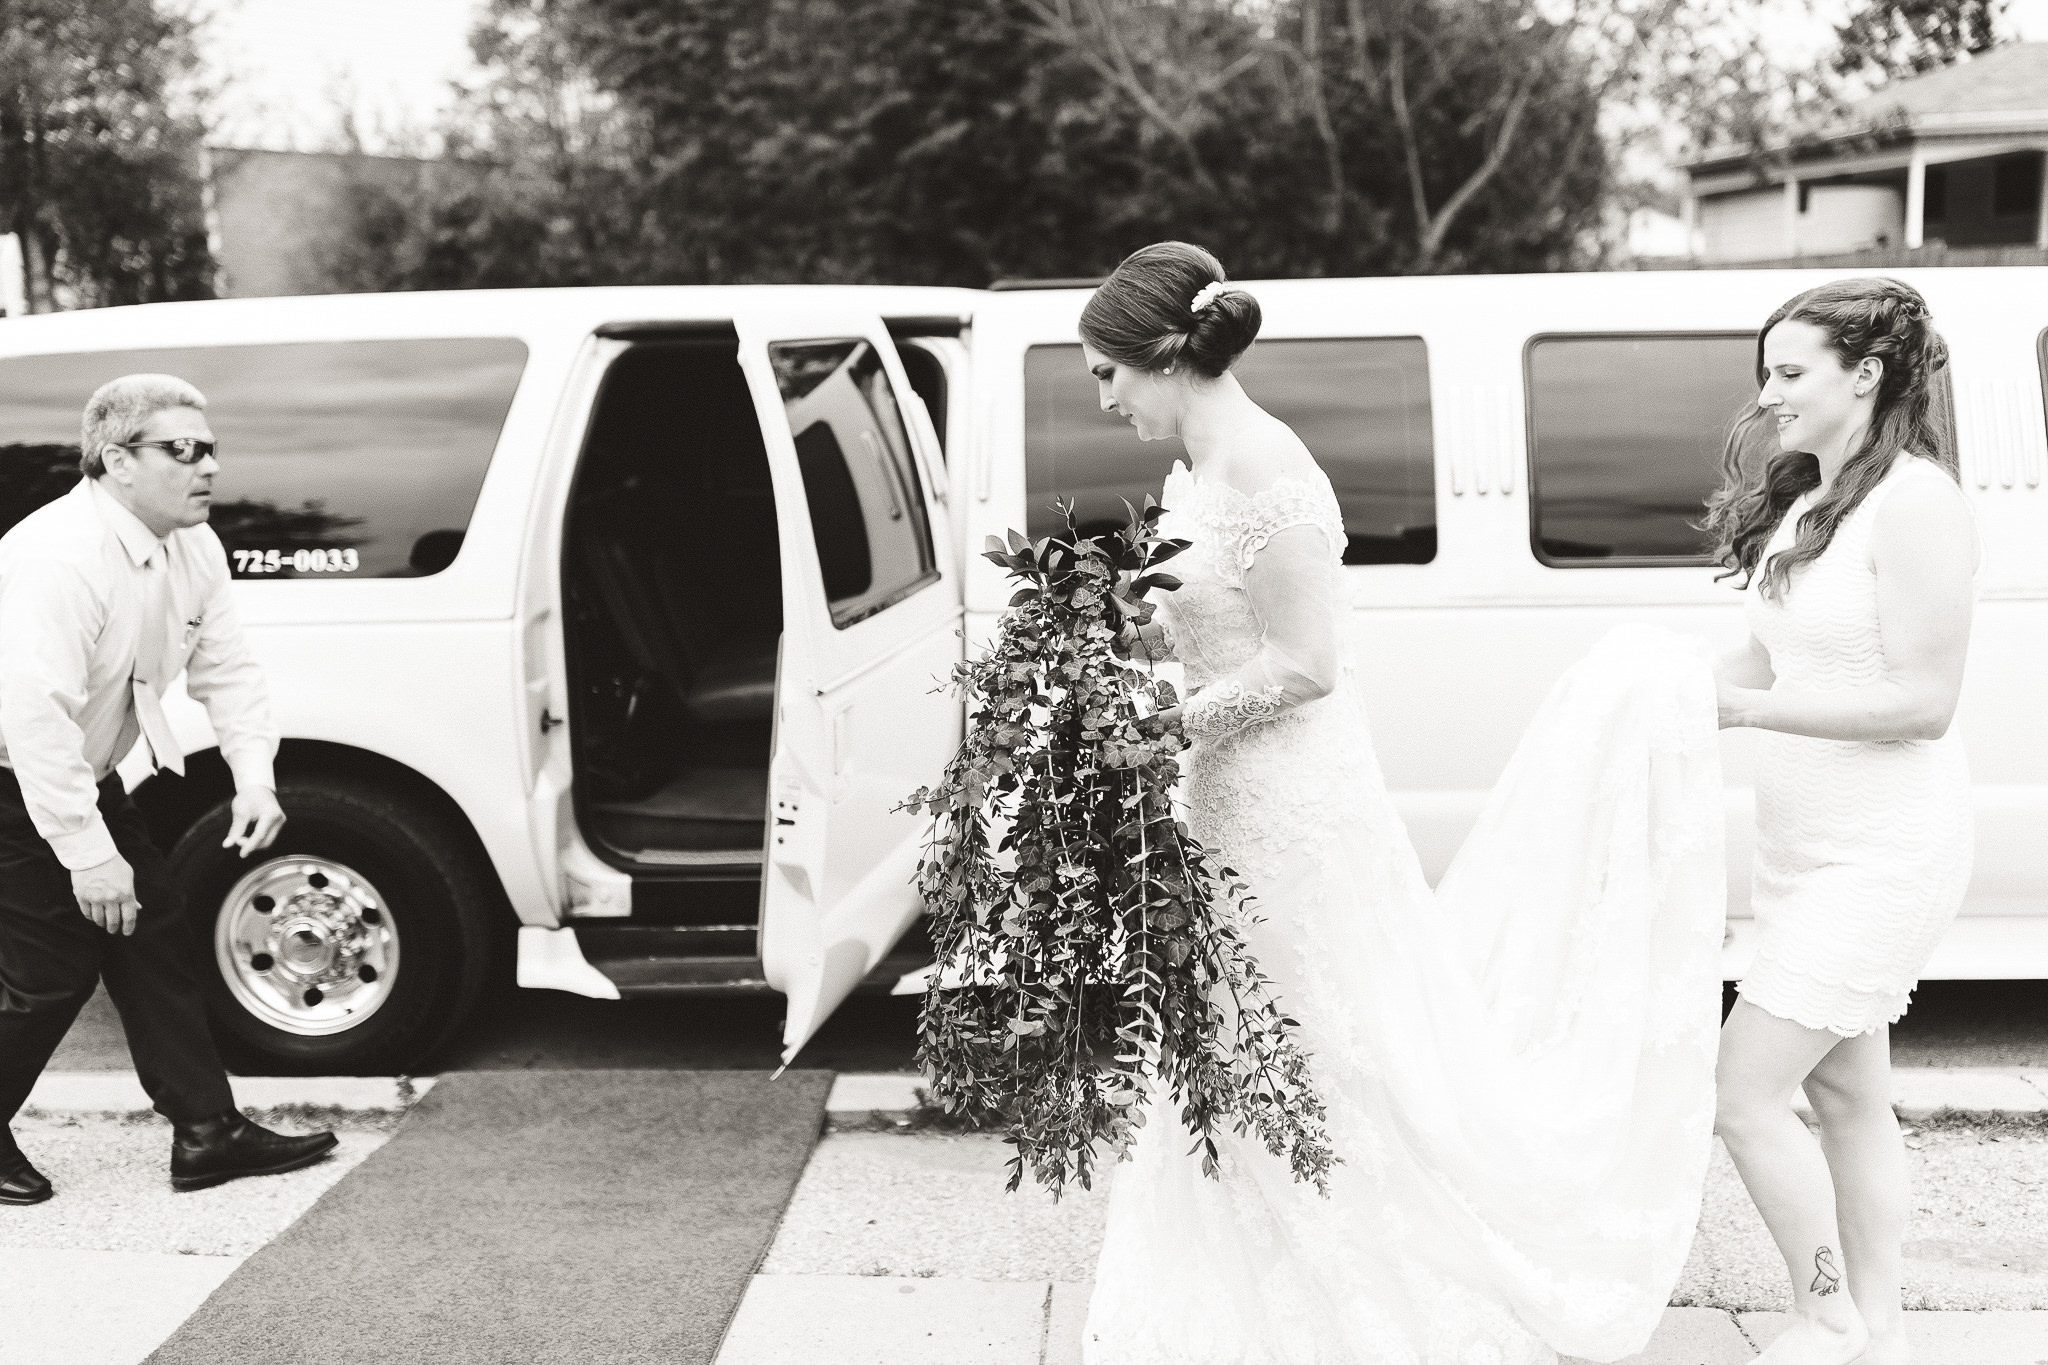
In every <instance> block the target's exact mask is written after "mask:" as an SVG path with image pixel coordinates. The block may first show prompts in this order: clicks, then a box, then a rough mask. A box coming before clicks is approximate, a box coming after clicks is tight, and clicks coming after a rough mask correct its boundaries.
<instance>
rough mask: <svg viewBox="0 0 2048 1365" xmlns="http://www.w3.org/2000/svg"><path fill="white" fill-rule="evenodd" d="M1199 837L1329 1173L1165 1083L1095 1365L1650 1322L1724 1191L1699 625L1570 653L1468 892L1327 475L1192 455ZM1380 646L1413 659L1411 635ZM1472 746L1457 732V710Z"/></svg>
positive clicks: (1183, 561)
mask: <svg viewBox="0 0 2048 1365" xmlns="http://www.w3.org/2000/svg"><path fill="white" fill-rule="evenodd" d="M1162 501H1163V502H1164V503H1165V504H1166V507H1167V508H1168V514H1167V517H1166V519H1165V521H1164V523H1163V525H1162V529H1163V531H1164V532H1165V533H1166V534H1167V535H1170V536H1180V537H1185V538H1187V539H1188V540H1190V541H1191V542H1192V545H1191V547H1190V549H1189V550H1188V551H1186V552H1185V553H1183V554H1182V555H1181V556H1180V558H1179V559H1178V560H1177V561H1175V566H1174V572H1175V573H1176V574H1177V575H1178V576H1179V577H1181V578H1182V580H1183V586H1182V587H1181V588H1180V589H1179V590H1178V591H1176V592H1174V593H1173V594H1171V595H1170V596H1169V597H1168V598H1167V599H1166V603H1165V615H1166V618H1167V622H1168V627H1169V631H1170V634H1171V640H1172V647H1173V650H1174V653H1175V657H1178V658H1179V659H1180V660H1181V661H1182V662H1183V663H1184V664H1185V665H1186V668H1187V674H1188V683H1189V686H1190V688H1191V689H1192V692H1191V695H1190V697H1189V699H1188V701H1187V703H1186V704H1185V706H1184V709H1183V714H1184V722H1185V724H1186V727H1187V729H1188V731H1189V733H1190V734H1191V735H1192V736H1194V737H1195V739H1196V744H1195V746H1194V748H1193V749H1192V750H1191V752H1190V756H1189V781H1188V794H1189V803H1190V810H1189V818H1190V823H1191V825H1192V827H1193V829H1194V831H1195V833H1196V834H1197V835H1198V836H1199V837H1200V838H1201V839H1202V840H1203V841H1204V842H1205V843H1207V844H1208V845H1209V846H1210V847H1211V848H1213V849H1215V850H1218V852H1219V853H1220V856H1221V858H1222V860H1223V861H1224V862H1225V863H1227V864H1229V865H1230V866H1232V867H1233V868H1235V869H1236V870H1237V871H1238V872H1239V873H1240V874H1241V875H1242V876H1243V877H1244V878H1245V880H1246V881H1247V882H1248V884H1249V886H1250V887H1251V890H1252V892H1253V894H1254V895H1255V896H1256V897H1257V903H1256V905H1255V906H1254V907H1253V913H1254V914H1255V915H1256V916H1258V917H1260V922H1257V923H1254V924H1251V925H1250V926H1249V927H1248V928H1247V930H1246V938H1247V940H1248V944H1249V946H1250V948H1251V950H1252V952H1253V953H1254V955H1255V956H1256V957H1257V958H1258V960H1259V963H1260V965H1261V967H1262V968H1263V969H1264V971H1265V972H1266V974H1267V975H1268V976H1269V977H1270V978H1271V979H1272V980H1273V982H1274V985H1275V989H1276V990H1277V992H1278V995H1279V998H1280V1000H1281V1001H1282V1003H1283V1005H1284V1006H1285V1008H1286V1010H1287V1012H1288V1014H1289V1015H1291V1016H1292V1017H1293V1018H1294V1019H1296V1020H1298V1021H1299V1024H1300V1036H1301V1039H1302V1041H1303V1043H1304V1045H1305V1046H1306V1047H1307V1049H1308V1050H1309V1052H1310V1054H1311V1068H1312V1072H1313V1075H1314V1077H1315V1079H1316V1082H1317V1085H1318V1087H1319V1090H1320V1092H1321V1094H1322V1095H1323V1097H1324V1099H1325V1101H1326V1103H1327V1105H1328V1122H1329V1135H1330V1139H1331V1143H1332V1146H1333V1148H1334V1150H1335V1151H1336V1153H1337V1155H1338V1157H1339V1158H1340V1159H1341V1161H1342V1164H1341V1165H1340V1166H1339V1167H1338V1168H1337V1170H1336V1172H1335V1175H1334V1177H1333V1180H1332V1185H1331V1191H1330V1196H1329V1197H1328V1198H1327V1199H1325V1198H1323V1197H1321V1196H1319V1195H1318V1194H1317V1192H1316V1191H1315V1189H1314V1188H1313V1187H1311V1186H1308V1185H1303V1184H1300V1183H1297V1182H1296V1181H1294V1180H1293V1178H1292V1176H1291V1174H1290V1172H1289V1171H1288V1168H1287V1166H1286V1164H1285V1162H1284V1161H1282V1160H1280V1159H1278V1158H1275V1157H1272V1156H1270V1155H1269V1154H1267V1152H1266V1151H1265V1150H1264V1149H1263V1147H1261V1146H1260V1145H1259V1143H1258V1142H1257V1141H1256V1140H1255V1139H1252V1138H1236V1137H1231V1136H1228V1135H1226V1136H1225V1137H1224V1138H1223V1139H1221V1140H1220V1141H1219V1149H1220V1150H1221V1152H1222V1170H1221V1178H1220V1179H1209V1178H1206V1177H1204V1176H1203V1175H1202V1174H1201V1170H1200V1165H1199V1162H1198V1161H1197V1159H1196V1158H1194V1157H1193V1156H1191V1155H1190V1154H1189V1150H1188V1149H1189V1147H1190V1146H1191V1141H1190V1139H1189V1138H1188V1136H1187V1134H1186V1133H1185V1132H1184V1131H1183V1130H1182V1129H1181V1127H1180V1126H1179V1124H1178V1122H1177V1119H1176V1116H1175V1115H1174V1113H1173V1112H1171V1110H1170V1109H1168V1108H1167V1107H1166V1106H1165V1104H1164V1103H1163V1102H1162V1101H1161V1100H1159V1099H1157V1098H1155V1099H1154V1100H1153V1101H1152V1102H1151V1104H1150V1108H1149V1110H1148V1113H1147V1122H1146V1123H1145V1125H1144V1127H1143V1129H1142V1130H1141V1132H1140V1135H1139V1137H1138V1140H1137V1142H1136V1144H1135V1146H1134V1149H1133V1151H1132V1153H1131V1159H1130V1161H1129V1162H1128V1163H1126V1164H1123V1165H1119V1166H1118V1167H1117V1168H1116V1170H1115V1176H1114V1185H1113V1189H1112V1192H1111V1196H1110V1206H1109V1219H1108V1229H1107V1235H1106V1238H1105V1241H1104V1244H1103V1248H1102V1254H1101V1261H1100V1264H1099V1266H1098V1269H1097V1274H1096V1281H1095V1290H1094V1296H1093V1299H1092V1301H1091V1303H1090V1305H1089V1313H1088V1321H1087V1327H1086V1331H1085V1336H1084V1348H1083V1358H1084V1360H1085V1361H1087V1362H1088V1365H1203V1363H1205V1362H1215V1365H1225V1363H1226V1362H1227V1365H1323V1363H1324V1362H1329V1363H1330V1365H1337V1363H1338V1362H1343V1363H1345V1365H1362V1363H1363V1362H1372V1363H1373V1365H1410V1363H1412V1365H1537V1363H1538V1362H1542V1363H1544V1365H1547V1363H1548V1362H1551V1361H1553V1360H1554V1359H1555V1353H1556V1352H1559V1351H1562V1352H1565V1353H1568V1354H1572V1355H1578V1356H1585V1357H1590V1358H1593V1359H1601V1360H1611V1359H1615V1358H1617V1357H1619V1356H1622V1355H1626V1354H1629V1353H1631V1352H1634V1351H1637V1350H1640V1349H1641V1348H1642V1346H1643V1344H1644V1342H1645V1341H1646V1340H1647V1339H1648V1337H1649V1335H1650V1333H1651V1331H1652V1330H1653V1329H1654V1328H1655V1326H1656V1324H1657V1321H1658V1319H1659V1317H1660V1316H1661V1314H1662V1312H1663V1308H1664V1305H1665V1302H1666V1299H1667V1297H1668V1295H1669V1293H1670V1290H1671V1287H1672V1285H1673V1284H1674V1283H1675V1282H1676V1280H1677V1277H1678V1274H1679V1271H1680V1269H1681V1267H1682V1266H1683V1263H1684V1260H1685V1256H1686V1252H1687V1249H1688V1247H1689V1246H1690V1243H1691V1239H1692V1234H1693V1229H1694V1225H1695V1222H1696V1219H1697V1215H1698V1212H1699V1202H1700V1191H1701V1185H1702V1182H1703V1180H1704V1176H1705V1170H1706V1164H1707V1157H1708V1152H1709V1147H1710V1142H1711V1132H1712V1122H1713V1081H1712V1076H1713V1063H1714V1048H1715V1036H1716V1030H1717V1027H1718V1024H1719V1021H1720V1014H1719V1008H1718V1006H1719V1000H1720V970H1719V951H1720V945H1721V933H1722V917H1723V913H1724V899H1723V875H1724V874H1723V864H1722V849H1721V819H1722V816H1721V781H1720V769H1719V760H1718V754H1717V744H1716V720H1715V708H1714V688H1713V682H1712V676H1711V671H1710V667H1709V663H1708V660H1707V658H1706V655H1705V651H1704V649H1703V647H1702V646H1700V645H1699V644H1697V643H1696V642H1693V641H1691V640H1688V639H1685V638H1683V637H1680V636H1677V635H1674V634H1671V633H1669V632H1664V631H1659V630H1653V629H1650V628H1647V627H1626V628H1623V629H1622V630H1619V631H1616V632H1615V633H1614V634H1612V635H1610V636H1609V637H1608V638H1607V639H1605V640H1603V641H1602V642H1601V643H1600V644H1599V646H1597V647H1596V648H1595V649H1594V650H1593V652H1592V653H1591V654H1590V655H1589V656H1588V657H1587V658H1586V659H1585V660H1584V661H1582V662H1581V663H1579V664H1578V665H1576V666H1574V667H1573V668H1572V669H1571V670H1570V671H1569V672H1568V673H1567V674H1566V675H1565V677H1564V678H1563V679H1562V680H1561V681H1560V682H1559V683H1558V685H1557V686H1556V688H1555V690H1554V691H1553V692H1552V694H1551V695H1550V697H1549V699H1548V701H1547V702H1546V703H1545V705H1544V707H1543V709H1542V710H1541V712H1540V713H1539V715H1538V716H1537V717H1536V719H1535V721H1534V723H1533V724H1532V725H1531V726H1530V728H1529V731H1528V733H1527V735H1526V737H1525V738H1524V739H1523V741H1522V744H1521V746H1520V748H1519V749H1518V750H1517V752H1516V754H1515V756H1514V758H1513V761H1512V762H1511V764H1510V765H1509V767H1508V769H1507V771H1506V773H1505V774H1504V775H1503V776H1502V778H1501V780H1500V782H1499V785H1498V786H1497V787H1496V788H1495V790H1494V792H1493V794H1492V796H1491V798H1490V800H1489V801H1488V803H1487V805H1486V806H1485V808H1484V811H1483V813H1482V815H1481V817H1480V820H1479V822H1478V824H1477V826H1476V827H1475V829H1474V830H1473V832H1472V834H1471V836H1470V838H1469V839H1468V840H1467V841H1466V843H1465V846H1464V848H1463V849H1462V850H1461V851H1460V853H1459V855H1458V857H1457V859H1456V860H1455V862H1454V863H1453V865H1452V867H1451V869H1450V871H1449V873H1448V874H1447V875H1446V876H1445V878H1444V880H1443V883H1442V885H1441V886H1440V888H1439V889H1438V890H1437V891H1436V892H1435V893H1434V894H1432V892H1431V890H1430V888H1429V886H1428V884H1427V883H1426V882H1425V881H1424V879H1423V876H1422V872H1421V869H1420V867H1419V865H1418V863H1417V861H1416V857H1415V853H1414V851H1413V848H1412V847H1411V845H1410V843H1409V840H1408V836H1407V832H1406V830H1405V829H1404V828H1403V827H1402V824H1401V822H1400V819H1399V817H1398V816H1397V815H1396V813H1395V811H1394V808H1393V806H1392V804H1391V803H1390V801H1389V800H1388V797H1387V792H1386V787H1385V783H1384V782H1383V780H1382V778H1381V775H1380V770H1379V765H1378V762H1377V760H1376V759H1375V757H1374V754H1373V749H1372V743H1371V738H1370V733H1369V731H1368V727H1367V723H1366V717H1365V712H1364V708H1363V705H1362V703H1361V699H1360V697H1359V694H1358V692H1357V691H1356V689H1355V688H1354V686H1353V685H1352V683H1351V681H1350V679H1349V676H1348V672H1349V670H1348V667H1347V666H1346V665H1345V663H1344V661H1343V659H1342V656H1341V646H1340V645H1339V644H1338V643H1337V642H1338V641H1341V640H1342V639H1343V638H1344V634H1345V629H1346V625H1347V622H1346V618H1347V617H1348V616H1349V609H1348V604H1346V603H1345V602H1344V601H1343V591H1342V585H1343V581H1344V578H1343V569H1342V564H1341V559H1340V555H1341V552H1342V546H1343V544H1344V532H1343V523H1342V520H1341V517H1340V515H1339V512H1338V507H1337V503H1336V499H1335V497H1334V496H1333V495H1332V493H1331V491H1330V488H1329V485H1328V483H1327V481H1326V480H1321V479H1317V480H1315V481H1313V482H1310V481H1306V480H1299V479H1284V480H1281V481H1279V482H1277V483H1275V484H1273V485H1272V486H1271V487H1269V488H1266V489H1263V490H1261V491H1259V492H1257V493H1255V494H1246V493H1244V492H1241V491H1239V490H1237V489H1235V488H1233V487H1231V486H1229V485H1227V484H1222V483H1213V482H1210V481H1207V480H1203V479H1200V478H1198V477H1196V476H1194V475H1192V474H1191V473H1189V472H1188V471H1186V470H1184V469H1181V468H1178V467H1177V468H1176V470H1175V472H1174V475H1173V477H1172V478H1171V479H1169V480H1168V483H1167V486H1166V490H1165V495H1164V497H1163V499H1162ZM1374 666H1375V667H1388V668H1398V667H1399V666H1400V661H1399V660H1394V659H1390V660H1386V661H1382V662H1379V663H1376V664H1375V665H1374ZM1447 742H1455V737H1447Z"/></svg>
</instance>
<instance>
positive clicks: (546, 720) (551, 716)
mask: <svg viewBox="0 0 2048 1365" xmlns="http://www.w3.org/2000/svg"><path fill="white" fill-rule="evenodd" d="M561 723H562V718H561V717H560V716H558V715H556V714H555V713H554V712H552V711H550V710H548V709H547V708H546V707H545V706H543V707H542V708H541V710H540V732H541V733H542V734H546V733H547V732H548V731H550V730H552V729H554V728H555V727H556V726H557V725H560V724H561Z"/></svg>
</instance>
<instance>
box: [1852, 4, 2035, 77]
mask: <svg viewBox="0 0 2048 1365" xmlns="http://www.w3.org/2000/svg"><path fill="white" fill-rule="evenodd" d="M2006 8H2007V0H1864V3H1862V4H1860V5H1858V6H1857V7H1856V9H1855V10H1854V11H1853V12H1852V13H1851V14H1850V16H1849V18H1848V21H1847V22H1846V23H1843V24H1841V25H1839V26H1838V27H1837V28H1836V29H1835V37H1836V39H1837V41H1838V42H1839V43H1840V44H1841V46H1840V49H1839V50H1838V51H1837V52H1836V53H1835V57H1834V61H1833V66H1834V69H1835V71H1836V72H1838V73H1840V74H1842V75H1845V76H1867V77H1872V76H1874V77H1879V78H1890V79H1897V78H1899V77H1903V76H1917V75H1920V74H1921V73H1922V72H1927V71H1932V70H1935V69H1936V68H1938V67H1943V66H1947V65H1949V64H1950V63H1951V62H1954V61H1955V60H1956V59H1957V58H1959V57H1965V56H1975V55H1976V54H1977V53H1980V52H1985V51H1988V50H1989V49H1990V48H1991V47H1992V46H1993V45H1994V44H1995V43H1996V42H1997V41H1998V27H1999V21H2000V19H2002V18H2003V17H2004V15H2005V11H2006Z"/></svg>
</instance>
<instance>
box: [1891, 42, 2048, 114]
mask: <svg viewBox="0 0 2048 1365" xmlns="http://www.w3.org/2000/svg"><path fill="white" fill-rule="evenodd" d="M1894 109H1896V110H1898V111H1900V112H1902V113H1904V114H1906V115H1907V116H1908V117H1913V116H1918V115H1923V114H1990V113H2005V112H2010V111H2031V110H2048V43H2008V44H2007V45H2006V46H2004V47H1998V48H1993V49H1992V50H1991V51H1989V52H1986V53H1984V54H1983V55H1982V56H1979V57H1975V58H1972V59H1971V60H1969V61H1967V62H1957V63H1956V64H1955V65H1953V66H1945V67H1943V68H1941V69H1940V70H1939V71H1930V72H1928V73H1927V74H1926V75H1924V76H1911V77H1908V78H1907V79H1905V80H1902V81H1894V82H1892V83H1891V84H1890V85H1887V86H1885V87H1884V88H1883V89H1881V90H1878V91H1876V92H1874V93H1872V94H1870V95H1868V96H1866V97H1865V98H1864V99H1862V100H1859V101H1858V102H1857V104H1856V112H1857V114H1858V115H1861V116H1863V117H1865V118H1869V119H1873V120H1875V119H1877V118H1881V117H1883V116H1884V115H1886V114H1888V113H1890V112H1891V111H1892V110H1894Z"/></svg>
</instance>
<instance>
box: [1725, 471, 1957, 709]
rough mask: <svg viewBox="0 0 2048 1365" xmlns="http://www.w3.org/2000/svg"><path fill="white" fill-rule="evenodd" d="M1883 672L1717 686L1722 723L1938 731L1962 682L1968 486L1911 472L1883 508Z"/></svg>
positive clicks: (1879, 550) (1875, 557)
mask: <svg viewBox="0 0 2048 1365" xmlns="http://www.w3.org/2000/svg"><path fill="white" fill-rule="evenodd" d="M1870 552H1871V562H1872V565H1873V567H1874V568H1875V570H1876V573H1877V618H1878V628H1879V631H1880V634H1881V635H1882V638H1883V641H1884V659H1885V675H1884V678H1883V679H1882V680H1881V681H1878V682H1874V683H1871V684H1869V685H1867V686H1864V687H1851V688H1843V689H1840V690H1831V691H1818V692H1817V691H1810V690H1802V689H1799V688H1788V687H1773V688H1771V689H1770V690H1768V691H1762V690H1757V689H1753V688H1747V687H1742V686H1731V685H1730V684H1731V683H1732V682H1734V679H1732V678H1725V679H1724V681H1723V683H1722V686H1721V724H1722V725H1723V726H1724V727H1726V726H1730V725H1750V726H1755V727H1756V728H1758V729H1762V730H1779V731H1782V732H1784V733H1786V734H1791V735H1810V736H1812V737H1813V738H1815V739H1843V740H1897V739H1939V738H1940V737H1941V736H1942V735H1943V734H1946V733H1947V731H1948V726H1949V721H1950V720H1952V719H1953V718H1954V716H1955V710H1956V700H1957V698H1958V697H1959V696H1960V695H1961V693H1962V687H1963V658H1964V655H1965V654H1966V653H1967V651H1968V648H1969V643H1970V609H1971V605H1972V602H1973V599H1974V597H1975V592H1974V588H1973V580H1974V578H1975V574H1976V566H1977V531H1976V527H1975V525H1974V524H1973V522H1972V520H1971V516H1970V507H1969V503H1968V502H1967V501H1966V500H1965V499H1964V497H1963V493H1962V490H1961V489H1959V488H1956V487H1955V486H1954V485H1953V484H1950V483H1948V482H1947V481H1946V480H1942V481H1941V482H1936V481H1935V480H1932V479H1918V478H1916V479H1914V480H1912V481H1911V482H1909V483H1907V484H1906V485H1904V486H1903V487H1900V488H1898V489H1895V490H1894V491H1893V492H1892V493H1891V494H1890V495H1889V496H1888V497H1887V498H1886V499H1885V502H1884V505H1883V506H1882V507H1880V508H1878V510H1877V526H1876V529H1875V531H1874V533H1873V534H1872V536H1871V545H1870Z"/></svg>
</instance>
